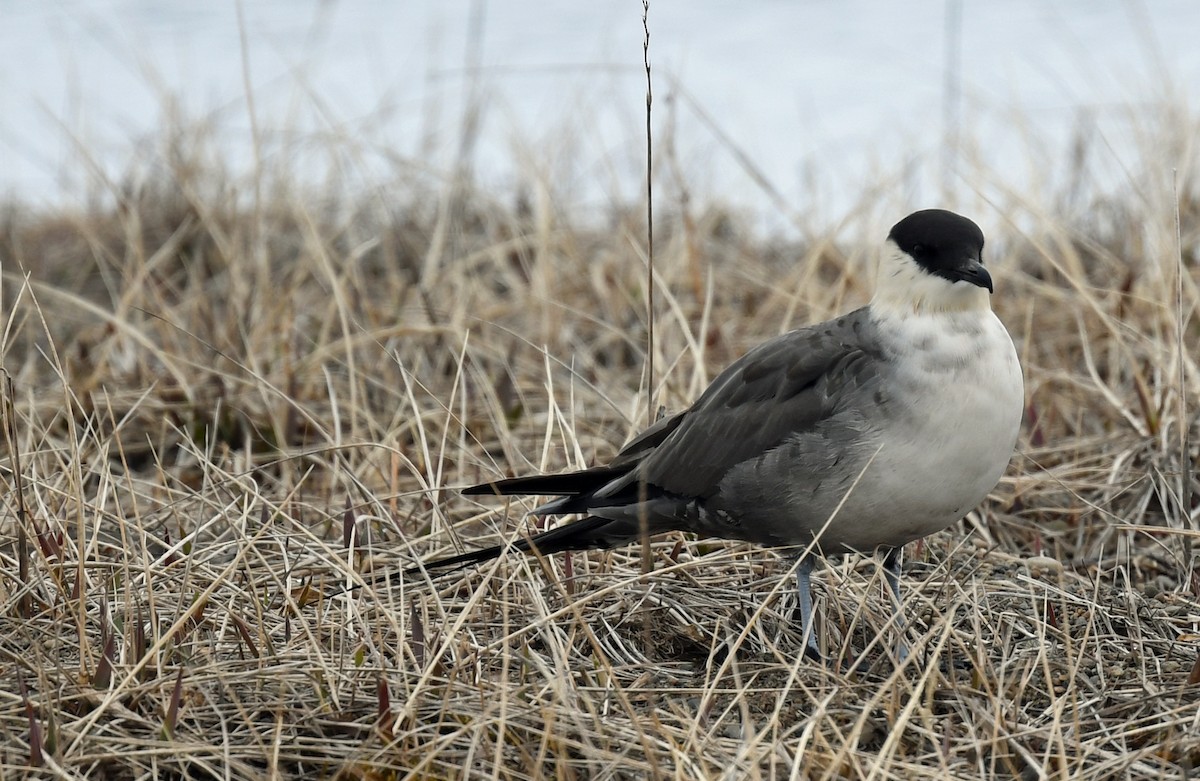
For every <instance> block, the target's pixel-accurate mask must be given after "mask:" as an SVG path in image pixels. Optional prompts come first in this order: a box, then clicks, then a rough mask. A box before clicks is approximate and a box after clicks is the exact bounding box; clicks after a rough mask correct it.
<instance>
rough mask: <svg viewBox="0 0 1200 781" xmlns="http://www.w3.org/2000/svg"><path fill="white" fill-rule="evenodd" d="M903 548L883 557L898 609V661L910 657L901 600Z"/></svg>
mask: <svg viewBox="0 0 1200 781" xmlns="http://www.w3.org/2000/svg"><path fill="white" fill-rule="evenodd" d="M902 550H903V549H902V548H892V549H891V550H890V551H888V554H887V556H886V557H884V559H883V574H884V577H885V578H887V584H888V590H889V591H890V592H892V604H893V606H894V607H895V610H896V613H895V615H896V621H895V625H896V661H897V662H903V661H904V660H905V659H907V658H908V646H907V645H905V644H904V613H903V605H902V604H901V602H900V558H901V551H902Z"/></svg>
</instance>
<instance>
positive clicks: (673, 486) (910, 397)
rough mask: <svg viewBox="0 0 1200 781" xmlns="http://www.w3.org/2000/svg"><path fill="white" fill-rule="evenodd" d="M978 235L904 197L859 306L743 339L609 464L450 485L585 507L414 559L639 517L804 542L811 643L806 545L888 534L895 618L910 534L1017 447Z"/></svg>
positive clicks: (485, 553) (936, 523) (1007, 352)
mask: <svg viewBox="0 0 1200 781" xmlns="http://www.w3.org/2000/svg"><path fill="white" fill-rule="evenodd" d="M983 247H984V236H983V232H982V231H981V230H980V228H979V226H978V225H976V224H975V223H974V222H973V221H971V220H970V219H968V218H966V217H963V216H961V215H959V214H956V213H954V212H950V211H946V210H943V209H924V210H921V211H916V212H914V213H912V214H909V215H908V216H906V217H905V218H904V219H902V220H900V221H899V222H897V223H896V224H895V225H894V226H893V227H892V229H891V230H890V232H889V233H888V236H887V239H886V241H885V242H884V244H883V248H882V250H881V251H880V252H879V253H878V258H879V262H878V270H877V273H876V277H875V288H874V293H873V296H872V298H871V299H870V301H869V302H868V304H867V305H866V306H864V307H862V308H859V309H856V310H854V311H851V312H849V313H847V314H843V315H841V316H840V317H837V318H835V319H832V320H829V321H826V322H822V323H817V324H813V325H807V326H804V327H801V328H798V329H796V330H793V331H790V332H787V333H784V334H782V335H779V336H777V337H775V338H773V339H770V340H768V341H766V342H764V343H762V344H759V345H758V346H756V347H754V348H752V349H751V350H750V351H749V352H747V353H745V354H744V355H743V356H742V357H741V358H739V359H737V360H735V361H734V362H733V363H731V364H730V365H729V366H728V367H727V368H726V369H725V370H724V371H722V372H720V374H718V375H717V376H716V378H715V379H714V380H713V381H712V382H711V384H709V385H708V387H707V389H705V390H704V391H703V392H702V393H701V394H700V396H699V397H698V398H697V399H696V401H695V402H694V403H693V404H692V405H691V406H690V407H689V408H687V409H685V410H683V411H682V412H679V413H677V414H675V415H673V416H670V417H664V418H662V419H660V420H659V421H657V422H656V423H655V424H653V425H652V426H650V427H649V428H648V429H646V430H645V431H644V432H642V433H641V434H639V435H638V436H636V437H635V438H634V439H633V440H631V441H630V442H629V443H628V444H626V445H625V446H624V447H623V448H622V449H621V450H620V451H619V452H618V453H617V455H616V456H615V457H613V458H612V460H610V461H609V462H608V463H606V464H602V465H599V466H595V467H592V468H590V469H585V470H582V471H576V472H569V473H566V474H548V475H533V476H525V477H513V478H507V479H496V480H490V481H488V482H485V483H482V484H479V485H474V486H471V487H469V488H466V489H463V490H462V492H461V493H462V494H463V495H470V496H485V495H495V496H512V495H536V496H544V497H549V496H553V497H556V498H554V499H552V500H551V501H548V502H546V503H545V504H542V505H540V506H538V507H536V508H534V509H533V510H531V511H530V515H533V516H539V517H540V516H562V515H581V516H582V517H580V518H578V519H577V520H573V521H570V522H568V523H565V524H563V525H560V526H557V527H555V528H551V529H549V530H548V531H544V532H541V533H539V534H535V535H532V536H528V537H521V538H518V539H514V540H513V541H511V542H510V543H508V544H505V545H497V546H495V547H491V548H485V549H481V550H475V551H469V552H466V553H462V554H460V555H456V556H450V557H448V558H442V559H437V560H433V561H427V562H424V563H422V564H418V565H417V566H415V567H412V568H410V569H409V570H408V572H410V573H417V572H421V571H426V572H428V573H430V574H436V573H438V572H441V573H445V572H450V571H456V570H459V569H462V568H464V567H467V566H470V565H472V564H477V563H480V562H484V561H487V560H490V559H494V558H496V557H498V556H500V555H502V554H503V553H504V552H505V551H506V550H508V549H510V548H511V549H515V550H517V551H522V552H530V551H533V550H536V551H537V552H539V553H540V554H543V555H549V554H554V553H559V552H563V551H573V550H586V549H598V548H600V549H602V548H612V547H615V546H620V545H625V544H628V543H631V542H633V541H635V540H638V539H640V538H641V535H642V533H643V530H644V531H645V532H648V533H649V534H651V535H653V534H659V533H662V532H667V531H674V530H682V531H685V532H695V533H697V534H699V535H702V536H709V537H719V538H728V539H733V540H742V541H746V542H751V543H758V544H760V545H766V546H773V547H790V548H793V549H800V553H799V554H798V556H799V560H798V562H797V563H796V565H795V576H796V591H797V597H798V608H799V613H800V633H801V638H802V643H803V647H804V651H803V653H804V654H805V655H806V656H808V657H810V658H812V659H816V660H820V659H822V656H821V653H820V650H819V645H818V643H817V638H816V636H815V633H814V631H813V601H812V590H811V579H810V578H811V572H812V567H813V560H814V558H815V557H817V556H822V555H824V556H827V555H834V554H843V553H847V552H857V553H863V554H870V555H874V554H876V553H878V552H883V553H884V554H885V555H884V572H885V576H886V580H887V583H888V587H889V590H890V592H891V597H892V602H893V609H894V611H895V619H896V624H897V626H898V627H900V628H901V631H902V627H903V620H902V615H901V612H902V605H901V601H900V573H901V550H902V548H903V546H904V545H905V544H906V543H909V542H912V541H914V540H918V539H920V538H922V537H925V536H927V535H929V534H932V533H934V532H937V531H940V530H942V529H945V528H947V527H949V526H951V525H952V524H954V523H955V522H956V521H958V520H960V519H962V518H963V517H964V516H965V515H966V514H967V513H968V512H970V511H971V510H972V509H974V508H975V507H976V506H977V505H979V504H980V503H981V502H982V501H983V500H984V499H985V498H986V497H987V495H988V493H989V492H990V491H991V490H992V489H993V488H994V487H995V486H996V485H997V484H998V482H999V480H1000V478H1001V477H1002V476H1003V473H1004V471H1005V469H1006V468H1007V466H1008V463H1009V461H1010V459H1011V457H1012V454H1013V451H1014V448H1015V445H1016V440H1017V435H1018V431H1019V429H1020V425H1021V419H1022V415H1023V411H1024V387H1023V379H1022V372H1021V367H1020V363H1019V361H1018V358H1017V352H1016V348H1015V346H1014V344H1013V341H1012V338H1011V336H1010V335H1009V333H1008V331H1007V330H1006V329H1005V327H1004V325H1003V324H1002V323H1001V321H1000V319H999V318H998V317H997V316H996V314H995V313H994V311H993V310H992V307H991V296H992V294H993V293H994V288H993V281H992V276H991V274H990V273H989V272H988V270H987V268H986V267H985V265H984V262H983ZM898 648H899V650H900V653H901V655H902V658H903V657H906V656H907V652H906V651H905V650H904V646H903V644H902V643H901V644H898Z"/></svg>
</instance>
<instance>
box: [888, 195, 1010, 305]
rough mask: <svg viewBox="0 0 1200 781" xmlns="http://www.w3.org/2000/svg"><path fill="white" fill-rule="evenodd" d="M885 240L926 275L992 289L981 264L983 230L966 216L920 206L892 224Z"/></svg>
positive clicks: (988, 275) (989, 276) (989, 278)
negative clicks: (897, 248)
mask: <svg viewBox="0 0 1200 781" xmlns="http://www.w3.org/2000/svg"><path fill="white" fill-rule="evenodd" d="M888 239H889V240H890V241H893V242H895V244H896V246H898V247H899V248H900V249H901V250H902V251H904V252H905V253H906V254H907V255H909V256H911V257H912V259H913V260H915V261H916V262H917V264H918V265H919V266H920V267H921V268H923V269H925V270H926V271H928V272H929V273H930V274H933V275H935V276H939V277H941V278H943V279H946V280H948V281H950V282H968V283H970V284H972V285H976V286H978V287H983V288H987V290H988V292H989V293H990V292H992V277H991V275H990V274H988V272H987V269H985V268H984V267H983V231H981V230H980V229H979V226H978V225H976V224H975V223H974V222H972V221H971V220H968V219H967V218H966V217H963V216H961V215H958V214H955V213H954V212H949V211H946V210H945V209H923V210H921V211H918V212H913V213H912V214H910V215H908V216H907V217H905V218H904V219H903V220H900V222H898V223H896V224H895V225H894V226H892V230H891V232H890V233H888Z"/></svg>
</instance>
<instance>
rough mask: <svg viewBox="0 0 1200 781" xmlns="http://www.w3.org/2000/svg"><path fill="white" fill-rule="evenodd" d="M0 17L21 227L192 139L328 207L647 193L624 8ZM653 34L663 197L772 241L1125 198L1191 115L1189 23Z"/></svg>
mask: <svg viewBox="0 0 1200 781" xmlns="http://www.w3.org/2000/svg"><path fill="white" fill-rule="evenodd" d="M0 14H2V15H3V19H4V24H3V25H2V26H0V58H2V60H0V61H2V62H3V66H2V67H0V197H3V198H7V199H10V200H12V199H18V200H21V201H23V202H25V203H47V204H60V203H61V202H62V201H64V200H65V201H68V202H69V201H73V200H77V199H82V198H87V199H95V198H103V197H104V193H105V192H106V191H109V190H111V188H112V187H113V185H114V183H120V184H121V185H122V186H129V185H130V184H136V182H131V181H129V180H130V179H134V180H136V179H137V178H138V177H139V176H142V175H147V176H148V175H150V173H151V172H152V170H153V168H154V166H155V164H156V162H155V161H156V159H157V158H159V157H161V156H163V155H166V154H169V152H168V150H165V149H164V148H163V141H164V135H163V133H162V128H163V127H187V128H194V127H196V126H198V125H199V126H204V127H207V128H209V130H210V134H211V141H212V143H213V149H214V151H215V152H216V153H217V154H219V155H220V157H221V158H222V159H223V160H224V161H225V162H228V163H231V164H232V165H233V166H234V168H235V170H243V171H247V172H248V171H252V170H254V168H255V166H256V165H258V164H261V163H267V162H272V161H273V162H275V163H277V164H278V163H283V164H284V165H286V166H287V167H288V168H290V169H291V172H292V174H293V175H294V176H295V177H297V178H298V179H299V180H301V181H309V182H312V183H314V184H327V183H328V181H329V178H330V177H331V176H333V177H334V178H336V179H337V181H338V182H339V184H340V185H346V184H349V185H350V186H364V187H370V186H372V185H373V184H375V183H378V182H380V181H384V180H393V181H394V177H395V176H396V175H397V174H398V173H399V174H402V175H412V176H421V177H433V178H438V177H444V176H448V175H450V174H452V173H453V174H455V175H462V174H469V175H470V177H471V178H472V180H473V181H474V183H475V184H478V185H482V186H484V187H485V188H500V190H501V191H504V192H508V191H514V190H520V189H521V188H522V187H523V186H524V185H525V184H527V181H526V180H528V179H530V178H537V177H543V178H546V179H550V180H552V181H553V182H554V187H555V196H556V199H557V201H558V203H559V206H560V207H562V208H569V209H574V210H577V211H580V212H586V211H587V210H589V209H592V208H595V207H596V206H598V205H601V206H602V205H605V204H608V203H611V202H614V201H629V200H631V199H634V200H636V199H637V198H638V196H639V195H640V193H641V191H642V189H643V187H644V185H643V182H644V170H645V169H644V165H645V163H644V146H645V141H644V124H645V115H644V111H645V109H644V101H645V73H644V71H643V69H642V46H643V31H642V19H641V15H642V6H641V3H638V2H634V1H633V0H628V1H627V2H622V3H613V2H608V3H578V2H540V3H526V2H486V1H485V0H474V1H473V2H468V1H467V0H453V1H452V2H438V1H435V0H410V1H409V2H400V3H397V2H379V1H377V0H359V1H358V2H336V1H335V0H287V2H281V1H275V2H265V1H264V2H248V3H238V2H233V1H232V0H230V1H229V2H216V3H199V4H174V3H158V2H148V1H147V0H90V1H87V0H57V1H56V2H44V3H29V2H23V1H22V0H2V1H0ZM649 27H650V34H651V39H650V58H651V61H652V68H653V76H654V99H655V104H654V125H655V133H656V153H657V154H658V155H659V158H658V166H661V167H660V168H659V173H660V174H661V175H662V181H663V182H664V186H665V187H667V186H670V185H671V184H672V183H673V184H674V185H675V186H676V188H686V189H687V191H688V192H689V193H690V194H691V195H693V196H696V197H699V198H701V199H703V200H707V201H717V202H722V203H725V204H727V205H728V206H729V207H732V208H738V209H744V210H746V211H747V212H748V213H752V214H753V215H754V219H755V220H760V221H762V222H763V223H764V224H766V225H769V226H772V227H782V228H784V229H785V230H787V229H789V228H790V227H792V226H795V225H796V224H797V223H807V222H810V221H811V222H812V223H814V224H828V223H829V222H831V221H833V222H836V220H837V219H838V218H839V216H841V215H842V214H844V213H846V212H849V211H851V210H852V209H853V208H854V206H855V204H856V202H857V201H858V200H859V199H861V198H870V197H872V195H871V192H872V191H874V190H879V189H886V190H887V192H888V193H889V194H890V195H891V196H893V197H898V198H899V199H900V200H901V201H903V205H904V206H905V207H908V206H920V205H929V204H931V203H934V202H941V203H945V204H946V205H953V204H954V203H956V202H959V201H962V200H963V199H964V198H967V199H970V198H977V197H982V198H984V199H985V200H990V199H991V198H993V197H995V195H996V193H995V192H990V191H989V188H992V189H993V190H994V189H996V188H1002V187H1004V188H1007V187H1013V188H1017V189H1022V190H1028V189H1029V188H1031V187H1032V188H1038V187H1042V186H1046V187H1047V188H1048V189H1050V190H1053V191H1055V192H1058V193H1062V192H1064V191H1069V190H1070V183H1069V182H1067V183H1064V182H1061V181H1056V182H1045V181H1040V180H1042V179H1045V178H1047V177H1063V176H1078V175H1079V171H1080V169H1081V167H1082V168H1083V169H1085V170H1087V172H1088V175H1089V176H1091V177H1092V178H1093V179H1094V182H1093V184H1092V185H1090V189H1092V190H1093V192H1092V195H1095V194H1096V193H1095V190H1096V189H1097V188H1096V186H1095V183H1096V182H1099V183H1100V184H1101V185H1107V186H1108V187H1120V186H1122V184H1123V183H1124V181H1125V174H1127V173H1128V172H1129V171H1130V170H1133V169H1136V168H1137V167H1138V165H1139V161H1138V160H1136V159H1134V156H1135V155H1136V154H1137V152H1135V151H1134V150H1135V149H1136V148H1137V145H1136V144H1135V143H1133V141H1134V138H1133V137H1134V136H1136V135H1137V134H1139V133H1145V132H1147V131H1146V127H1145V124H1144V122H1145V118H1147V117H1161V116H1162V113H1163V111H1164V110H1179V109H1181V108H1183V107H1186V106H1188V105H1189V104H1194V103H1195V101H1196V97H1197V94H1198V92H1200V46H1196V43H1195V41H1196V31H1197V30H1200V4H1197V3H1195V2H1194V1H1193V0H1157V1H1156V2H1153V3H1143V2H1131V1H1129V0H1055V1H1054V2H1045V1H1044V0H1006V1H1005V2H966V1H964V0H938V1H936V2H930V1H926V2H911V3H902V4H901V3H892V2H882V1H880V0H854V1H853V2H826V1H822V0H809V1H807V2H771V1H769V0H756V1H755V2H747V3H740V4H730V3H725V2H717V0H688V1H687V2H684V1H683V0H657V1H656V2H652V3H651V4H650V13H649ZM1164 107H1166V108H1164ZM1172 107H1173V108H1172ZM330 141H333V142H334V143H332V144H331V143H330ZM334 150H336V151H334ZM1072 156H1074V157H1076V158H1077V159H1076V160H1075V161H1074V164H1073V165H1064V164H1062V163H1063V162H1064V160H1066V159H1068V158H1071V157H1072ZM979 166H985V167H986V169H987V171H989V172H996V171H1002V172H1003V175H1002V176H1001V177H1000V179H1002V180H1003V182H1002V183H1001V182H997V181H995V180H996V177H995V176H993V175H991V174H990V173H989V174H987V175H983V174H981V173H980V171H979ZM663 194H664V195H665V196H668V197H670V193H669V192H668V191H667V190H664V191H663Z"/></svg>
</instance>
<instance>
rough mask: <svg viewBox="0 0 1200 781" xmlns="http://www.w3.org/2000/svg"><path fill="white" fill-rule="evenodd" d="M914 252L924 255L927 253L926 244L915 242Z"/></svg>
mask: <svg viewBox="0 0 1200 781" xmlns="http://www.w3.org/2000/svg"><path fill="white" fill-rule="evenodd" d="M913 254H914V255H924V254H925V245H924V244H914V245H913Z"/></svg>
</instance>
